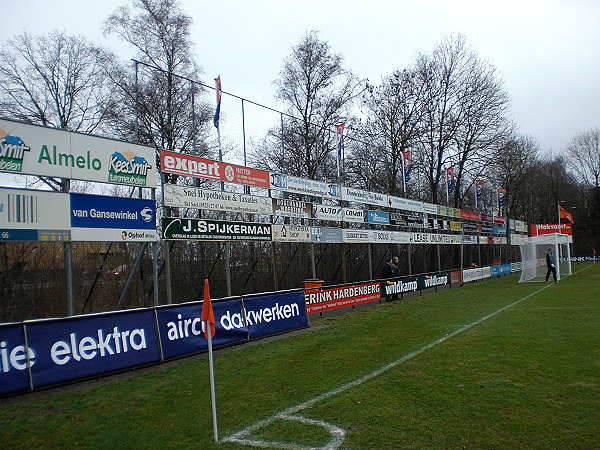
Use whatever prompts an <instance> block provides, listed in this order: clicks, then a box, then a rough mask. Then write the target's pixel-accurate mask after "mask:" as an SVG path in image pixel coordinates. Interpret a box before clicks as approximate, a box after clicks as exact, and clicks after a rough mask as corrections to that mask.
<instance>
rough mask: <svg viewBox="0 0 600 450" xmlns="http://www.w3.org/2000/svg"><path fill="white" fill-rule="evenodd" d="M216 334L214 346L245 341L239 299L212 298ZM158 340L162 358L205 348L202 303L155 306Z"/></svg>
mask: <svg viewBox="0 0 600 450" xmlns="http://www.w3.org/2000/svg"><path fill="white" fill-rule="evenodd" d="M212 306H213V313H214V316H215V335H214V337H213V338H212V344H213V347H222V346H224V345H230V344H235V343H237V342H242V341H246V340H248V328H247V327H246V325H245V323H244V320H243V313H242V299H241V298H235V299H232V300H223V301H216V302H215V301H213V302H212ZM156 317H157V319H158V330H159V332H160V342H161V344H162V349H163V357H164V358H165V359H171V358H177V357H179V356H184V355H190V354H193V353H198V352H202V351H206V350H208V341H207V340H206V338H205V337H204V331H203V329H204V328H203V324H202V319H201V317H202V302H194V303H192V304H189V303H186V304H182V305H174V306H165V307H160V308H157V309H156Z"/></svg>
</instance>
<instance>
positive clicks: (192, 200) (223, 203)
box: [163, 184, 506, 234]
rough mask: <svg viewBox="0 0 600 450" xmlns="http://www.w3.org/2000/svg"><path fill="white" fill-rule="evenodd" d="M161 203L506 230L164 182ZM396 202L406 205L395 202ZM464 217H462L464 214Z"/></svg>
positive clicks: (377, 222) (318, 217)
mask: <svg viewBox="0 0 600 450" xmlns="http://www.w3.org/2000/svg"><path fill="white" fill-rule="evenodd" d="M163 200H164V204H165V206H168V207H173V208H195V209H205V210H212V211H224V212H231V213H246V214H258V215H274V216H282V217H295V218H301V219H316V220H326V221H332V222H349V223H369V224H373V225H397V226H404V227H413V228H430V229H435V230H449V231H458V232H460V231H465V232H472V233H479V232H483V233H495V234H506V227H505V226H498V225H493V224H478V223H462V222H459V221H455V220H442V219H437V218H434V217H428V214H429V215H431V214H437V210H435V212H433V213H432V212H412V213H404V214H403V213H389V212H383V211H371V210H363V209H356V208H346V207H341V206H332V205H321V204H312V203H310V202H305V201H301V200H291V199H283V198H270V197H264V196H258V195H249V194H241V193H236V192H226V191H215V190H211V189H203V188H199V187H190V186H178V185H173V184H166V185H165V186H164V197H163ZM395 206H397V207H400V206H406V204H404V205H400V204H399V203H395ZM463 218H464V217H463Z"/></svg>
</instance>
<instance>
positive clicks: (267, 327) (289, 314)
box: [215, 290, 308, 339]
mask: <svg viewBox="0 0 600 450" xmlns="http://www.w3.org/2000/svg"><path fill="white" fill-rule="evenodd" d="M243 300H244V310H245V311H246V324H247V326H248V335H249V337H250V339H256V338H259V337H263V336H268V335H270V334H277V333H281V332H284V331H290V330H294V329H296V328H302V327H307V326H308V314H307V313H306V302H305V300H304V291H303V290H297V291H290V292H283V293H275V294H258V295H251V296H247V297H246V296H244V297H243ZM215 319H216V317H215Z"/></svg>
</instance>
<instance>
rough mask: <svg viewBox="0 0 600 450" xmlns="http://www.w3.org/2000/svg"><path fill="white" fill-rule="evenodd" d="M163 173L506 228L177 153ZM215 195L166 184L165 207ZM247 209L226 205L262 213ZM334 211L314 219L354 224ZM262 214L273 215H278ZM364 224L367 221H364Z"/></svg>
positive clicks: (460, 213)
mask: <svg viewBox="0 0 600 450" xmlns="http://www.w3.org/2000/svg"><path fill="white" fill-rule="evenodd" d="M161 170H162V171H163V172H165V173H172V174H177V175H187V176H191V177H194V178H202V179H205V180H213V181H222V182H228V183H236V184H242V185H245V186H252V187H260V188H265V189H273V190H277V191H283V192H289V193H293V194H299V195H307V196H314V197H320V198H324V199H328V200H336V201H340V200H343V201H347V202H353V203H364V204H368V205H374V206H380V207H387V208H392V209H401V210H404V211H410V212H415V213H425V214H432V215H439V216H446V217H450V218H456V219H468V220H473V221H480V222H481V221H483V222H489V223H490V224H495V225H499V226H505V224H506V221H505V219H504V218H502V217H493V216H488V215H485V214H481V213H477V212H472V211H464V210H461V209H457V208H451V207H447V206H441V205H435V204H433V203H427V202H421V201H418V200H409V199H405V198H401V197H395V196H392V195H387V194H380V193H377V192H370V191H365V190H362V189H354V188H350V187H347V186H340V185H337V184H332V183H326V182H321V181H316V180H309V179H304V178H299V177H295V176H292V175H286V174H281V173H272V172H267V171H264V170H257V169H252V168H249V167H245V166H238V165H235V164H229V163H225V162H221V161H214V160H210V159H204V158H199V157H196V156H191V155H185V154H181V153H175V152H168V151H162V152H161ZM213 195H215V194H211V193H210V191H208V190H203V189H199V188H190V187H182V186H176V185H165V205H166V206H172V207H178V208H186V207H189V208H202V209H213V208H210V207H209V206H210V205H211V200H214V199H215V198H218V196H216V197H213V198H212V199H211V196H213ZM231 195H233V196H235V197H237V198H240V195H239V194H232V193H229V194H225V195H224V196H223V198H226V197H230V196H231ZM167 196H168V198H167ZM248 197H251V196H248ZM258 198H261V197H258ZM262 198H264V197H262ZM268 201H270V200H267V202H268ZM212 206H213V207H214V206H217V204H215V203H212ZM264 206H265V207H266V208H273V206H272V205H268V203H266V204H265V205H264ZM315 206H316V205H315ZM247 207H248V205H244V206H243V207H242V210H238V209H237V208H240V206H239V205H228V206H226V208H235V209H232V211H237V212H248V213H250V214H261V212H259V211H258V210H257V209H259V208H260V206H259V205H258V204H257V205H255V208H254V210H252V211H247V210H246V208H247ZM306 208H307V210H306V211H305V212H302V211H297V214H300V216H294V217H308V215H309V214H310V213H309V212H308V206H306ZM332 208H333V209H332V210H331V211H327V210H325V209H323V210H321V211H319V210H317V211H316V212H315V213H314V214H315V216H314V218H320V219H322V220H346V221H352V219H351V218H347V217H346V216H345V214H343V213H342V212H341V211H340V212H336V211H335V209H336V208H335V207H332ZM214 209H219V208H214ZM250 209H252V208H250ZM349 209H351V208H349ZM226 210H230V209H226ZM262 213H264V214H274V213H275V212H272V213H268V212H262ZM340 213H341V214H340ZM280 214H281V213H280ZM319 216H320V217H319ZM362 221H364V219H363V220H362Z"/></svg>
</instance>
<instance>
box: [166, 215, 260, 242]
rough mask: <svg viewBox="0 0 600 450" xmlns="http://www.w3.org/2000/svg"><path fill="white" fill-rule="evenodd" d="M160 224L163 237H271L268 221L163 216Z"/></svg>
mask: <svg viewBox="0 0 600 450" xmlns="http://www.w3.org/2000/svg"><path fill="white" fill-rule="evenodd" d="M162 226H163V238H164V239H190V240H209V241H270V240H271V238H272V228H271V224H270V223H266V224H260V223H253V222H229V221H223V220H209V219H186V218H181V217H163V219H162Z"/></svg>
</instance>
